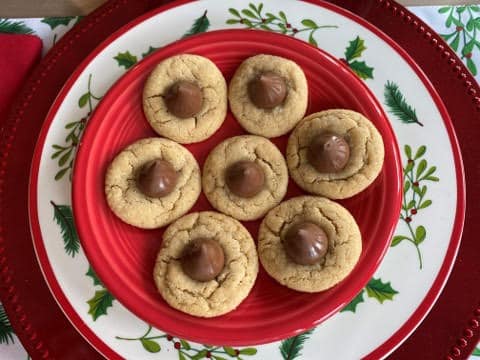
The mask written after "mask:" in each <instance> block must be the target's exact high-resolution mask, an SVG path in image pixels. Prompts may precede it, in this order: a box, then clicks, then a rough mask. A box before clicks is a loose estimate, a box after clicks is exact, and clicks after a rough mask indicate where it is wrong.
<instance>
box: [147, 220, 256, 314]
mask: <svg viewBox="0 0 480 360" xmlns="http://www.w3.org/2000/svg"><path fill="white" fill-rule="evenodd" d="M257 273H258V256H257V252H256V249H255V243H254V242H253V239H252V237H251V235H250V233H249V232H248V231H247V229H245V228H244V227H243V225H242V224H240V222H238V221H237V220H235V219H232V218H231V217H229V216H226V215H223V214H219V213H216V212H211V211H205V212H199V213H192V214H188V215H186V216H184V217H182V218H180V219H178V220H177V221H176V222H174V223H173V224H171V225H170V226H169V227H168V228H167V230H166V231H165V233H164V234H163V242H162V247H161V249H160V251H159V253H158V257H157V261H156V264H155V268H154V271H153V276H154V279H155V283H156V285H157V288H158V291H159V292H160V294H161V295H162V297H163V298H164V299H165V301H166V302H167V303H168V304H170V306H172V307H174V308H175V309H178V310H180V311H183V312H185V313H187V314H190V315H194V316H201V317H213V316H218V315H222V314H225V313H227V312H229V311H232V310H234V309H235V308H236V307H237V306H238V305H239V304H240V303H241V302H242V301H243V300H244V299H245V298H246V297H247V295H248V294H249V292H250V290H251V289H252V287H253V284H254V283H255V279H256V278H257Z"/></svg>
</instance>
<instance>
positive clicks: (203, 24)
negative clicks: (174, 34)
mask: <svg viewBox="0 0 480 360" xmlns="http://www.w3.org/2000/svg"><path fill="white" fill-rule="evenodd" d="M209 27H210V20H208V17H207V10H205V12H204V13H203V15H202V16H200V17H199V18H198V19H196V20H195V21H194V22H193V25H192V27H191V28H190V30H188V31H187V32H186V33H185V35H183V37H184V38H186V37H188V36H190V35H195V34H199V33H202V32H205V31H207V30H208V28H209Z"/></svg>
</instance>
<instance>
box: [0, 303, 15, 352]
mask: <svg viewBox="0 0 480 360" xmlns="http://www.w3.org/2000/svg"><path fill="white" fill-rule="evenodd" d="M13 335H14V332H13V328H12V325H11V324H10V320H8V316H7V312H6V311H5V308H4V307H3V305H1V304H0V344H9V343H13V342H14V340H13Z"/></svg>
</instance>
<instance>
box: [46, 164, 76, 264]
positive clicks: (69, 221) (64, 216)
mask: <svg viewBox="0 0 480 360" xmlns="http://www.w3.org/2000/svg"><path fill="white" fill-rule="evenodd" d="M65 169H67V170H68V168H65ZM65 169H63V170H65ZM57 175H58V174H57ZM62 176H63V175H62ZM50 204H52V206H53V217H54V219H55V221H56V222H57V224H58V225H59V226H60V233H61V234H62V239H63V244H64V246H63V247H64V249H65V252H66V253H67V254H68V255H70V256H71V257H75V255H76V254H77V253H78V250H79V249H80V240H79V239H78V234H77V230H76V229H75V223H74V221H73V213H72V208H71V207H70V206H69V205H57V204H55V203H54V202H53V201H50Z"/></svg>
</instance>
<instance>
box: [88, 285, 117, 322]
mask: <svg viewBox="0 0 480 360" xmlns="http://www.w3.org/2000/svg"><path fill="white" fill-rule="evenodd" d="M113 300H114V297H113V296H112V294H110V293H109V292H108V291H107V289H102V290H97V291H95V295H94V296H93V298H91V299H90V300H88V301H87V304H88V305H89V310H88V313H89V314H90V315H92V319H93V321H96V320H97V319H98V318H99V317H100V316H102V315H107V310H108V308H109V307H111V306H112V302H113Z"/></svg>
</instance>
